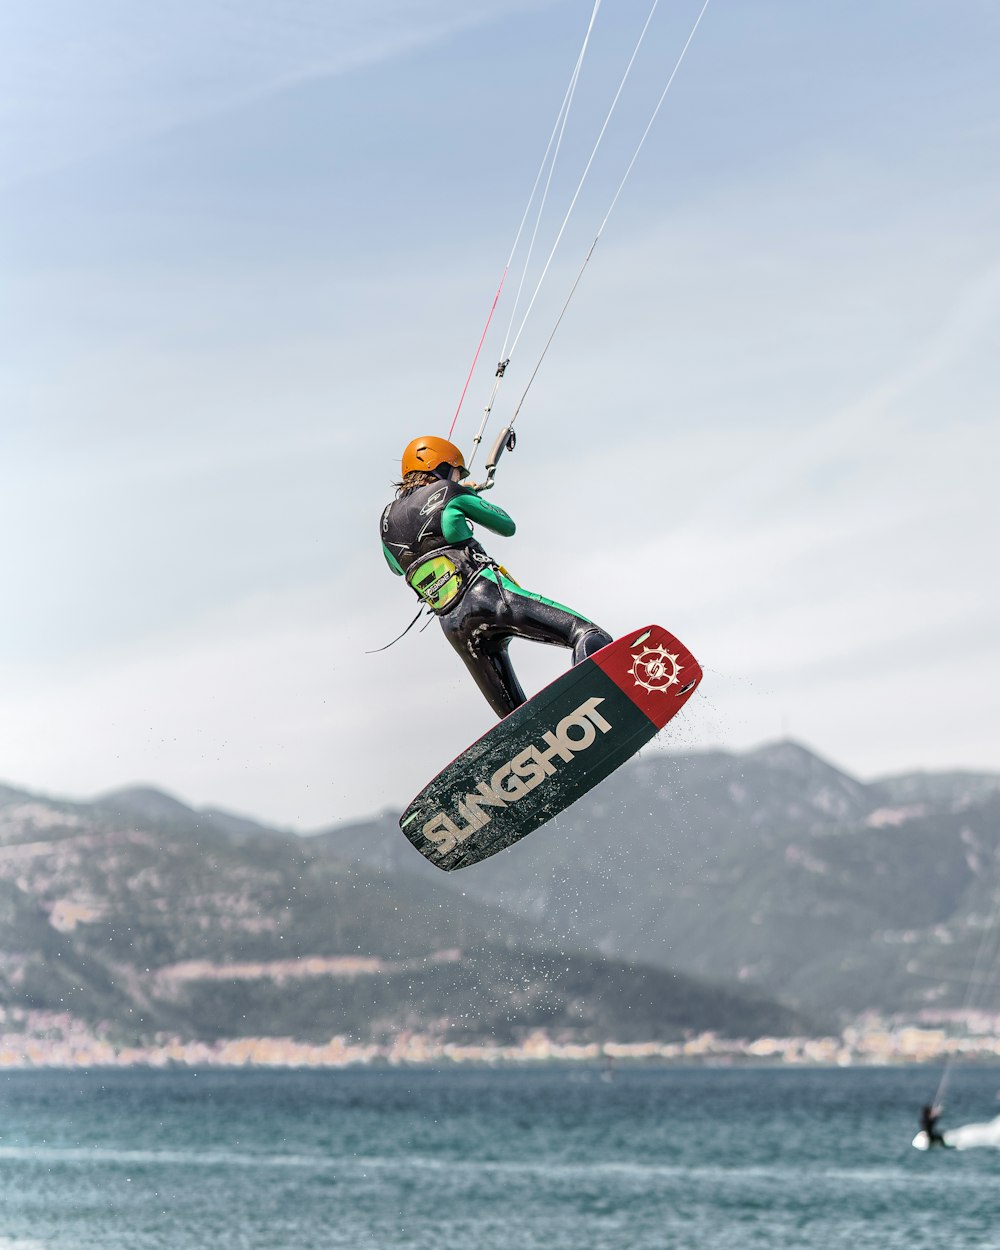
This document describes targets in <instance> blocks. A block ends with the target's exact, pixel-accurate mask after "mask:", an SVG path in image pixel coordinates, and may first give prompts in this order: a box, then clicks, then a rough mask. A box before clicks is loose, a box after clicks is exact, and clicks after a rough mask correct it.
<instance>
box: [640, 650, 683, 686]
mask: <svg viewBox="0 0 1000 1250" xmlns="http://www.w3.org/2000/svg"><path fill="white" fill-rule="evenodd" d="M629 672H630V673H631V675H632V677H633V678H634V680H635V684H636V685H637V686H641V687H642V688H643V690H649V691H651V692H652V691H654V690H660V691H662V692H663V693H666V692H667V691H668V690H669V689H670V687H671V686H678V685H680V680H681V679H680V672H681V666H680V657H679V656H676V655H671V654H670V652H669V651H668V650H667V649H666V647H643V649H642V650H641V651H640V652H639V654H638V655H637V656H634V657H633V659H632V667H631V668H630V669H629Z"/></svg>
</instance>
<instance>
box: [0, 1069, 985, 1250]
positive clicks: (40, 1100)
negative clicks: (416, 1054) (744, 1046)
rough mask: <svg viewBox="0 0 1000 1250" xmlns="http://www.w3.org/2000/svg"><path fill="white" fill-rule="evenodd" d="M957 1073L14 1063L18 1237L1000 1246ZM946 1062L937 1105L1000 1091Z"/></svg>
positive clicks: (941, 1249) (412, 1249) (49, 1244)
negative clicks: (927, 1105) (964, 1127)
mask: <svg viewBox="0 0 1000 1250" xmlns="http://www.w3.org/2000/svg"><path fill="white" fill-rule="evenodd" d="M939 1076H940V1071H939V1070H938V1069H932V1068H928V1067H919V1068H860V1069H856V1068H848V1069H835V1070H831V1069H806V1068H787V1067H786V1068H777V1067H776V1068H747V1067H733V1068H704V1067H699V1068H689V1067H680V1068H678V1067H629V1066H621V1067H619V1068H617V1069H602V1068H599V1067H587V1066H583V1065H568V1066H530V1067H523V1068H522V1067H516V1068H514V1067H502V1068H465V1067H459V1066H455V1067H449V1068H436V1069H435V1068H423V1067H412V1068H390V1067H383V1068H374V1067H373V1068H348V1069H341V1070H324V1071H261V1070H254V1071H243V1070H240V1071H235V1070H218V1069H207V1070H204V1071H190V1070H177V1071H147V1070H113V1071H107V1070H101V1071H97V1070H94V1071H20V1070H19V1071H10V1072H7V1073H4V1074H2V1075H0V1250H332V1248H334V1247H344V1248H345V1250H369V1248H371V1250H403V1248H404V1247H405V1248H406V1250H757V1248H760V1250H765V1248H766V1250H775V1248H776V1247H779V1248H782V1250H834V1248H835V1247H836V1248H837V1250H841V1248H842V1250H847V1248H850V1250H904V1248H905V1250H922V1248H926V1250H932V1248H933V1250H964V1248H965V1247H997V1248H1000V1151H997V1150H992V1149H985V1150H970V1151H963V1152H959V1151H944V1150H933V1151H928V1152H925V1153H921V1152H919V1151H917V1150H914V1149H913V1148H912V1146H911V1144H910V1143H911V1141H912V1138H913V1136H914V1133H915V1132H916V1131H917V1128H918V1124H917V1116H918V1112H919V1108H920V1105H921V1104H922V1103H924V1102H927V1101H928V1100H930V1098H931V1097H932V1096H933V1094H934V1090H935V1088H936V1086H937V1082H938V1078H939ZM998 1089H1000V1068H998V1067H969V1068H961V1069H960V1068H957V1067H956V1068H955V1069H953V1070H952V1073H951V1076H950V1081H949V1085H948V1096H947V1104H946V1108H945V1115H944V1117H943V1119H942V1126H943V1127H950V1126H955V1125H958V1124H960V1123H964V1122H967V1121H971V1120H988V1119H991V1118H992V1117H993V1116H994V1115H996V1114H997V1112H998V1111H1000V1103H998V1101H997V1091H998Z"/></svg>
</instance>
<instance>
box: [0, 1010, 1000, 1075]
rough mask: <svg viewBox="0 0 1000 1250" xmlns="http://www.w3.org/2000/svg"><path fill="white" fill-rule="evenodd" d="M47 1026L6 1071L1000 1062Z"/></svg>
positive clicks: (935, 1050)
mask: <svg viewBox="0 0 1000 1250" xmlns="http://www.w3.org/2000/svg"><path fill="white" fill-rule="evenodd" d="M46 1023H47V1027H46V1028H45V1029H37V1030H35V1031H31V1032H21V1033H3V1034H0V1072H10V1071H25V1070H44V1069H62V1070H81V1069H94V1068H100V1069H107V1070H111V1069H122V1070H124V1069H129V1068H143V1069H148V1070H154V1069H163V1070H182V1069H191V1070H193V1069H198V1068H218V1069H228V1070H240V1069H254V1070H277V1069H314V1070H318V1069H328V1070H337V1069H344V1068H359V1067H369V1068H374V1067H389V1068H394V1067H515V1068H516V1067H527V1066H537V1065H544V1064H564V1065H571V1064H588V1065H591V1066H595V1067H602V1068H603V1069H604V1070H605V1071H611V1070H613V1068H614V1067H615V1065H618V1064H623V1065H627V1066H638V1065H643V1066H662V1067H813V1068H858V1067H900V1066H905V1065H914V1064H917V1065H919V1064H932V1063H941V1062H944V1061H946V1060H949V1059H951V1060H954V1059H957V1058H958V1059H961V1060H962V1061H963V1062H966V1063H974V1064H976V1065H989V1064H997V1063H1000V1036H996V1035H994V1034H989V1035H978V1036H971V1037H970V1036H949V1035H948V1033H947V1032H946V1031H945V1030H943V1029H929V1028H921V1027H916V1026H912V1025H905V1026H900V1027H896V1028H887V1027H885V1026H882V1027H879V1028H873V1029H868V1030H862V1029H859V1028H858V1027H857V1026H852V1027H851V1028H848V1029H845V1030H844V1032H843V1033H842V1034H841V1035H840V1036H839V1037H821V1038H807V1037H786V1038H777V1037H761V1038H756V1039H754V1040H753V1041H747V1040H741V1039H729V1038H721V1037H718V1036H717V1035H716V1034H714V1033H701V1034H699V1035H698V1036H696V1037H691V1038H688V1039H686V1040H684V1041H678V1042H657V1041H648V1042H632V1043H623V1042H614V1041H606V1042H589V1043H580V1042H571V1041H562V1040H559V1039H556V1038H552V1037H550V1036H548V1035H547V1034H546V1033H544V1032H543V1031H536V1032H534V1033H532V1034H530V1035H529V1036H528V1037H526V1038H525V1039H524V1040H523V1041H522V1042H520V1043H517V1044H511V1045H497V1044H493V1043H488V1042H481V1043H473V1042H469V1043H455V1042H446V1041H444V1040H443V1039H441V1038H440V1037H434V1036H430V1035H425V1034H420V1033H415V1032H411V1033H405V1034H400V1035H399V1036H398V1037H396V1038H394V1039H393V1040H392V1041H390V1042H385V1043H356V1042H352V1041H350V1040H349V1039H347V1038H344V1037H334V1038H331V1039H330V1041H329V1042H327V1043H324V1044H316V1043H308V1042H299V1041H295V1040H294V1039H292V1038H282V1037H256V1038H233V1039H228V1040H222V1041H217V1042H197V1041H182V1040H180V1039H179V1038H164V1039H162V1041H157V1042H156V1043H154V1044H151V1045H136V1046H123V1045H117V1044H115V1043H114V1042H112V1041H110V1040H108V1039H107V1038H101V1037H96V1036H94V1035H93V1034H91V1033H89V1031H87V1030H86V1028H85V1027H82V1026H81V1025H80V1024H79V1022H78V1021H75V1020H72V1019H70V1018H67V1017H65V1016H60V1017H58V1018H56V1019H51V1020H49V1021H47V1022H46Z"/></svg>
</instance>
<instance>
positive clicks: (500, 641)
mask: <svg viewBox="0 0 1000 1250" xmlns="http://www.w3.org/2000/svg"><path fill="white" fill-rule="evenodd" d="M470 521H475V522H476V523H477V524H478V525H482V526H484V527H485V528H486V529H489V530H492V531H493V532H494V533H496V534H501V535H503V536H504V537H505V538H506V537H510V535H511V534H513V533H514V522H513V521H512V520H511V518H510V517H509V516H508V515H507V513H506V512H504V510H503V509H502V508H497V507H495V506H494V505H493V504H490V503H487V502H486V500H485V499H483V498H482V497H481V496H480V495H478V494H477V493H476V492H475V491H474V490H470V489H469V488H468V487H466V486H462V485H461V484H459V483H458V482H450V481H441V482H435V483H434V484H433V485H431V486H418V487H417V488H416V489H415V490H412V491H409V492H407V493H406V494H404V495H402V496H401V497H400V498H398V499H395V500H393V502H392V503H391V504H389V506H388V507H387V508H386V510H385V511H384V512H383V513H382V524H381V531H382V533H381V537H382V550H383V552H384V554H385V558H386V561H387V562H388V564H389V567H390V568H391V569H392V571H393V572H394V573H397V574H399V575H401V576H403V577H405V578H406V580H407V583H408V584H409V585H410V587H411V588H412V589H413V590H414V591H415V592H416V593H417V595H418V596H419V597H420V599H421V600H422V601H423V602H424V603H426V604H427V606H428V607H429V608H430V609H431V610H432V611H433V612H434V613H435V614H436V615H437V617H438V619H439V620H440V622H441V628H442V629H443V630H444V634H445V637H446V638H447V639H448V641H449V642H450V643H451V645H452V646H453V647H454V648H455V650H456V651H457V652H458V653H459V655H460V656H461V657H462V659H463V661H464V662H465V665H466V667H467V668H468V670H469V672H470V673H471V674H472V676H473V679H474V680H475V682H476V685H477V686H478V687H479V689H480V690H481V691H482V692H483V694H484V695H485V696H486V699H487V701H488V702H489V705H490V707H492V708H493V710H494V711H495V712H496V714H497V715H498V716H507V715H508V713H510V712H513V710H514V709H515V708H516V707H519V706H520V705H521V704H522V703H523V702H524V701H525V697H526V696H525V693H524V691H523V690H522V689H521V684H520V682H519V681H518V680H517V677H516V675H515V673H514V669H513V667H512V665H511V662H510V658H509V656H508V654H507V647H508V645H509V643H510V640H511V639H512V638H527V639H529V640H530V641H532V642H546V643H551V644H553V645H554V646H557V647H569V648H572V651H573V663H574V664H579V663H580V661H581V660H585V659H586V658H587V656H589V655H593V653H594V652H595V651H598V650H600V648H601V647H603V646H606V645H607V644H608V643H609V642H610V641H611V636H610V634H606V633H605V632H604V630H603V629H601V628H600V627H599V626H597V625H595V624H594V622H593V621H589V620H587V619H586V617H582V616H580V614H579V613H577V612H574V611H572V609H570V608H566V607H563V605H562V604H559V603H554V602H553V601H552V600H551V599H544V598H542V596H541V595H536V594H532V593H531V591H527V590H524V589H523V588H522V587H521V586H518V585H517V583H516V582H515V581H513V580H512V578H511V577H510V576H509V575H508V574H507V573H506V572H505V570H504V569H503V568H502V567H501V566H500V565H499V564H497V562H496V561H495V560H494V559H493V558H492V557H491V556H489V555H487V553H486V552H485V551H484V550H483V548H482V547H481V546H480V545H479V543H478V542H476V540H475V539H474V538H473V537H472V526H471V524H470Z"/></svg>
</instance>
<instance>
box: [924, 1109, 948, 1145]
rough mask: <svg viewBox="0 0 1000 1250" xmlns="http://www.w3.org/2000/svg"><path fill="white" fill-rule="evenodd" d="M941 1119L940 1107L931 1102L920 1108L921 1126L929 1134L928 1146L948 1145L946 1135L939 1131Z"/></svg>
mask: <svg viewBox="0 0 1000 1250" xmlns="http://www.w3.org/2000/svg"><path fill="white" fill-rule="evenodd" d="M940 1119H941V1108H940V1107H934V1106H932V1105H931V1104H930V1103H925V1105H924V1106H922V1107H921V1108H920V1127H921V1128H922V1129H923V1131H924V1132H925V1133H926V1134H927V1145H928V1147H930V1146H945V1145H947V1142H946V1141H945V1139H944V1137H943V1136H942V1135H941V1133H939V1132H938V1127H937V1122H938V1120H940Z"/></svg>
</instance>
